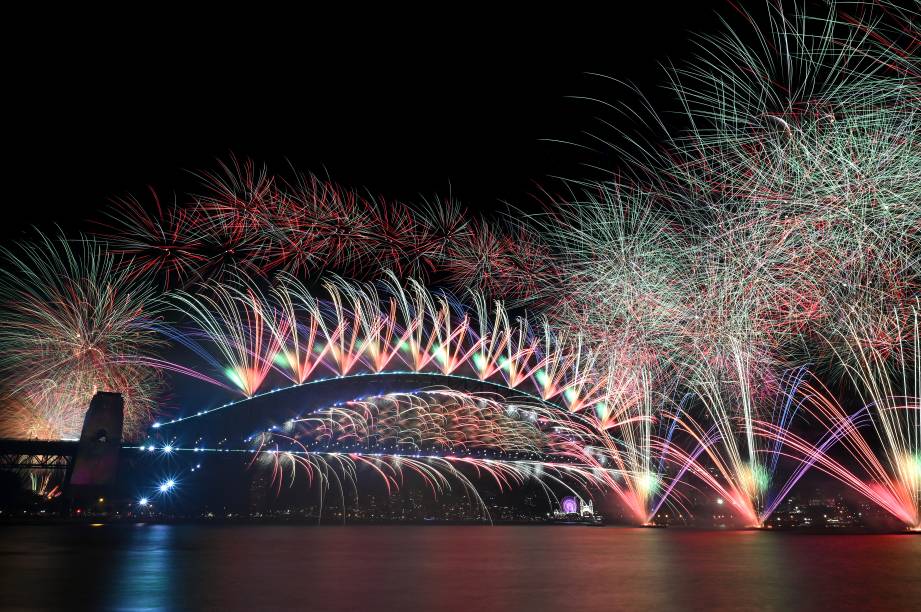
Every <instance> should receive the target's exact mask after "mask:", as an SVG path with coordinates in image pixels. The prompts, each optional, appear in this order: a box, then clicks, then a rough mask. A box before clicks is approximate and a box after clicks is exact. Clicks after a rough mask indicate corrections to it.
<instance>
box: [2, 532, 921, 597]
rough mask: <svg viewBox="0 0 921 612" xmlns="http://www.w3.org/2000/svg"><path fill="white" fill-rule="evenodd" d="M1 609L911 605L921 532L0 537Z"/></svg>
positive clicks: (919, 582) (919, 588) (920, 567)
mask: <svg viewBox="0 0 921 612" xmlns="http://www.w3.org/2000/svg"><path fill="white" fill-rule="evenodd" d="M0 606H2V607H3V608H4V609H23V608H26V609H34V608H46V609H63V608H68V609H75V608H77V607H79V608H91V609H135V610H143V609H195V608H198V609H201V608H208V609H223V610H228V609H251V610H269V609H298V610H323V611H335V610H349V611H365V610H368V611H373V612H390V611H397V610H399V611H401V612H407V611H410V610H424V611H427V610H464V611H465V612H471V611H472V612H487V611H490V610H553V611H554V612H563V611H567V610H570V611H573V612H588V611H592V610H605V611H613V610H668V609H701V610H703V609H708V610H712V609H742V610H823V611H825V612H830V611H833V610H840V609H848V608H856V609H880V608H881V609H889V610H894V609H906V610H907V609H914V610H919V609H921V537H919V536H911V535H905V536H902V535H873V536H859V535H858V536H846V535H803V534H784V533H759V532H750V531H738V532H733V531H684V530H678V529H627V528H591V527H566V526H556V527H550V526H546V527H410V526H405V527H404V526H394V527H381V526H373V527H372V526H356V527H306V526H239V525H237V526H234V525H231V526H217V525H215V526H200V525H105V526H100V527H91V526H89V525H85V526H84V525H67V526H40V527H35V526H28V527H26V526H23V527H2V528H0Z"/></svg>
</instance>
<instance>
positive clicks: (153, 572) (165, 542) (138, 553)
mask: <svg viewBox="0 0 921 612" xmlns="http://www.w3.org/2000/svg"><path fill="white" fill-rule="evenodd" d="M110 527H113V528H118V527H116V526H110ZM125 529H128V531H129V535H128V536H127V537H126V538H125V543H124V545H122V546H119V547H117V548H116V549H115V550H113V551H112V556H113V558H114V559H115V561H114V563H113V564H112V569H113V576H112V580H111V581H109V582H108V583H107V585H106V588H105V592H106V597H105V605H104V607H106V608H108V609H114V610H165V609H175V608H179V607H182V606H181V603H182V600H183V591H184V590H185V589H184V588H183V584H182V582H181V581H180V580H178V579H177V577H176V575H175V568H176V564H175V559H174V554H173V553H174V552H175V549H176V548H177V547H176V543H175V541H174V540H175V536H176V530H177V529H178V528H177V527H176V526H174V525H145V524H141V525H134V526H133V527H132V528H128V527H125Z"/></svg>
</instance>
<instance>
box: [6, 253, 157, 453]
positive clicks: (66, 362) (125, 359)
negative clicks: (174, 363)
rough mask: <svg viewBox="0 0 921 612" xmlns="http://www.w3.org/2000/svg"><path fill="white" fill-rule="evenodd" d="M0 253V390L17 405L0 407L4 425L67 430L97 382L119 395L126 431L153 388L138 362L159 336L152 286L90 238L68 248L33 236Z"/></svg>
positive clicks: (149, 402) (143, 419)
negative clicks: (0, 259)
mask: <svg viewBox="0 0 921 612" xmlns="http://www.w3.org/2000/svg"><path fill="white" fill-rule="evenodd" d="M3 255H4V256H5V258H6V259H7V261H8V264H7V266H5V267H4V269H3V270H2V283H0V293H2V295H3V299H4V306H5V308H4V313H3V321H4V325H3V330H2V331H0V341H2V343H3V348H4V350H3V363H2V367H3V372H4V374H5V376H6V378H7V382H6V385H5V392H4V394H5V396H7V397H12V398H13V399H14V400H15V402H16V405H18V406H19V407H20V408H19V410H17V411H15V412H10V411H7V412H5V413H4V416H5V418H6V419H7V420H8V424H7V425H6V426H5V429H6V430H7V431H9V432H10V433H18V435H35V434H39V433H41V435H49V434H51V435H52V436H53V437H75V436H77V435H79V432H80V428H81V426H82V422H83V414H84V413H85V412H86V410H87V408H88V407H89V400H90V398H91V397H92V396H93V394H94V393H95V392H96V391H98V390H106V391H119V392H121V393H123V394H124V396H125V430H126V434H127V435H128V436H131V435H134V434H136V433H138V432H139V431H140V430H141V429H142V428H143V427H145V426H146V424H147V422H148V419H149V418H150V416H151V413H152V409H153V402H154V393H155V392H156V390H157V388H158V378H157V376H156V374H155V372H154V371H153V370H151V369H149V368H147V367H146V366H145V365H144V360H145V358H146V357H147V356H149V354H150V351H151V350H153V349H155V348H156V347H157V345H158V343H159V341H158V339H157V337H156V335H155V333H154V332H153V330H152V329H151V326H150V323H151V321H152V320H153V319H155V318H156V317H157V316H158V312H159V310H158V309H159V306H158V300H157V298H156V294H155V292H154V290H153V289H152V287H151V286H150V285H149V284H146V283H144V282H138V281H135V280H134V279H133V274H132V273H131V272H130V271H128V270H126V269H124V268H123V267H122V266H121V265H120V264H119V261H118V260H117V259H115V258H113V257H111V256H108V255H105V254H104V253H103V252H102V249H101V248H100V246H99V245H98V244H97V243H95V242H93V241H82V242H80V243H78V244H77V245H76V247H75V246H74V245H72V244H71V243H70V242H68V241H67V240H65V239H63V238H50V237H46V236H39V238H38V240H37V242H35V243H31V244H28V245H23V246H21V248H19V249H17V250H15V251H14V250H7V249H4V251H3ZM11 430H12V431H11Z"/></svg>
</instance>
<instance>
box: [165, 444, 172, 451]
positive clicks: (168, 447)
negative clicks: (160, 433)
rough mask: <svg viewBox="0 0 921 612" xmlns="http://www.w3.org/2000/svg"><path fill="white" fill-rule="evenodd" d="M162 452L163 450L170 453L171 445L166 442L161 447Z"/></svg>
mask: <svg viewBox="0 0 921 612" xmlns="http://www.w3.org/2000/svg"><path fill="white" fill-rule="evenodd" d="M163 452H164V453H171V452H173V447H172V445H170V444H167V445H166V446H164V447H163Z"/></svg>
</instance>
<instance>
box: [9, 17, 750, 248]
mask: <svg viewBox="0 0 921 612" xmlns="http://www.w3.org/2000/svg"><path fill="white" fill-rule="evenodd" d="M621 4H624V5H626V4H636V5H638V6H634V7H633V8H630V9H629V10H626V9H625V8H623V7H620V8H619V9H618V12H614V13H611V12H610V10H602V8H601V7H598V8H597V9H596V10H594V11H593V10H582V11H578V10H572V11H570V10H567V14H566V15H565V16H563V15H560V14H557V13H553V12H547V13H543V14H532V13H531V12H529V13H528V14H527V15H526V16H525V15H523V14H522V15H519V14H505V15H501V16H500V15H497V14H490V13H484V14H464V15H428V16H422V15H413V16H412V17H413V19H412V20H410V19H409V17H410V16H404V17H405V19H404V20H401V18H400V16H396V15H388V16H387V19H386V20H385V18H384V17H383V16H381V17H380V22H378V21H377V17H378V16H374V15H371V16H365V17H367V19H365V20H364V21H366V23H365V25H363V26H358V25H356V23H357V21H359V20H358V17H359V16H358V15H353V16H351V18H350V19H349V20H335V21H334V20H327V19H325V18H319V17H314V18H312V19H307V18H306V17H301V18H294V17H291V18H290V19H286V18H285V17H283V16H276V17H274V18H272V19H259V18H251V17H250V16H249V15H247V14H239V15H237V16H236V17H237V19H238V21H237V20H235V23H234V24H232V25H231V24H224V23H218V22H217V21H214V22H209V21H204V22H203V23H199V22H197V21H196V23H194V24H193V23H186V22H185V21H184V20H182V19H178V20H176V21H175V22H170V20H169V19H165V20H161V22H159V23H153V22H147V21H140V20H137V21H134V22H132V23H131V25H130V27H123V28H115V27H110V26H108V25H103V24H102V22H100V25H99V26H98V28H97V29H95V30H92V29H88V28H85V27H82V26H81V27H76V26H74V27H69V26H68V25H67V24H59V26H60V27H58V28H40V31H38V32H36V37H35V38H34V39H32V40H31V43H30V44H31V49H32V51H31V52H30V53H25V54H22V59H21V61H20V60H18V59H17V61H15V62H13V65H12V66H11V70H10V72H9V75H8V76H7V79H8V83H7V85H8V86H7V87H6V91H7V93H6V95H5V98H6V100H7V102H10V103H11V105H10V107H9V108H8V110H7V111H6V118H7V130H6V132H7V138H6V140H7V147H8V151H10V152H11V153H12V156H11V159H12V161H11V162H8V166H7V171H8V172H9V173H10V175H9V178H8V180H7V181H6V183H7V190H6V193H5V194H4V198H5V204H4V205H5V207H6V208H7V210H11V211H15V214H13V215H10V216H8V217H7V219H8V220H9V222H8V223H6V224H4V226H3V232H4V234H3V235H4V236H5V237H7V238H10V237H14V236H17V235H20V234H21V233H22V231H23V230H24V229H25V228H27V227H28V226H29V225H30V224H33V223H38V224H40V225H41V226H43V227H47V226H48V224H49V223H50V222H57V223H61V224H63V225H64V226H65V227H68V228H76V227H79V226H80V225H81V223H82V222H83V221H84V220H85V219H87V218H92V217H98V212H97V211H98V209H99V208H100V207H102V206H104V205H105V204H106V201H107V199H108V198H111V197H117V196H122V195H125V194H127V193H135V194H143V193H144V192H145V190H146V188H147V186H148V185H150V186H152V187H154V188H155V189H156V190H157V191H158V192H159V193H160V194H161V196H170V195H171V194H172V193H173V192H180V193H182V192H186V191H188V190H190V189H193V188H194V185H195V182H194V180H193V179H191V177H190V176H189V174H188V171H189V170H196V169H208V168H213V166H214V160H215V159H217V158H227V156H228V155H229V154H230V153H235V154H236V155H238V156H241V157H247V156H248V157H252V158H254V159H256V160H258V161H264V162H267V163H269V164H270V168H272V169H274V170H276V171H278V172H285V171H286V168H287V167H288V163H289V162H290V164H292V165H293V166H294V167H295V168H297V169H299V170H302V171H313V172H317V173H324V172H328V173H329V174H330V176H331V177H332V178H333V179H334V180H336V181H338V182H339V183H341V184H344V185H346V186H352V187H358V188H367V189H369V190H370V191H371V192H373V193H374V194H377V195H382V196H384V197H386V198H391V199H405V200H409V201H413V200H418V199H419V196H420V194H421V195H422V196H432V195H434V194H436V193H438V194H441V195H447V194H448V193H449V192H450V193H451V194H452V195H453V196H454V197H456V198H457V199H459V200H460V201H462V202H463V203H465V204H466V205H468V206H470V207H473V208H480V209H491V208H494V207H495V206H496V205H497V203H498V202H499V201H508V202H511V203H513V204H516V205H518V206H523V207H528V206H530V205H532V204H531V202H532V198H531V196H532V194H536V193H537V192H538V191H539V190H538V189H537V187H536V183H541V184H546V183H547V182H548V178H547V177H548V176H552V175H564V176H568V177H573V176H581V175H582V174H583V172H584V170H581V169H580V167H579V164H580V163H583V162H586V161H588V162H593V163H594V162H598V161H599V159H600V160H601V163H602V164H606V163H611V164H613V163H614V161H613V160H606V159H605V157H604V155H602V156H601V157H600V158H599V157H596V156H593V155H592V154H590V153H587V152H585V151H582V150H579V149H578V148H573V147H569V146H566V145H562V144H557V143H552V142H546V141H545V140H543V139H560V140H575V141H579V142H589V139H588V138H587V137H585V136H584V135H582V132H583V131H592V132H595V133H599V134H601V135H603V134H604V130H605V129H606V128H603V127H602V126H601V124H599V123H598V122H597V121H596V119H595V117H597V116H602V117H603V118H606V119H612V118H613V117H612V116H610V114H608V115H607V116H605V111H604V109H603V107H602V106H601V105H598V104H591V103H588V102H584V101H579V100H574V99H572V98H571V97H570V96H593V97H600V98H604V99H606V100H611V101H615V100H617V99H621V98H622V95H623V90H622V89H620V88H618V87H616V86H614V85H612V84H610V83H607V82H605V81H604V80H602V79H598V78H593V77H590V76H588V75H587V74H586V73H590V72H598V73H603V74H605V75H609V76H611V77H616V78H620V79H625V80H630V81H633V82H635V83H637V84H638V85H640V86H641V87H642V88H643V89H645V90H646V91H648V92H649V93H650V94H651V95H652V96H653V98H654V99H655V97H656V96H657V95H658V96H661V95H662V94H661V93H656V88H657V86H658V85H660V84H661V83H662V80H663V79H662V74H661V71H660V70H659V69H658V67H657V66H658V64H659V63H660V62H663V61H666V60H667V59H669V58H671V59H673V60H675V61H680V60H681V58H682V57H684V56H686V55H687V54H688V53H689V51H690V49H691V48H692V47H691V44H690V42H689V39H690V35H689V31H698V32H705V31H714V30H715V29H717V28H718V25H717V20H716V18H715V14H716V13H715V11H719V13H721V14H726V15H731V14H732V13H733V9H732V6H731V5H730V4H729V3H728V2H726V1H725V0H714V1H706V2H698V1H695V2H691V3H683V4H686V5H688V6H685V7H684V8H679V7H675V6H672V5H671V3H658V2H647V3H618V5H621ZM692 5H693V6H692ZM422 17H428V18H429V19H430V20H431V21H430V23H429V24H428V25H425V26H423V25H416V23H417V21H416V20H418V19H421V18H422ZM385 21H386V23H385ZM390 21H395V22H397V23H398V24H400V25H397V26H393V25H391V24H390ZM367 22H370V25H369V24H368V23H367ZM14 219H19V220H14Z"/></svg>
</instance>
